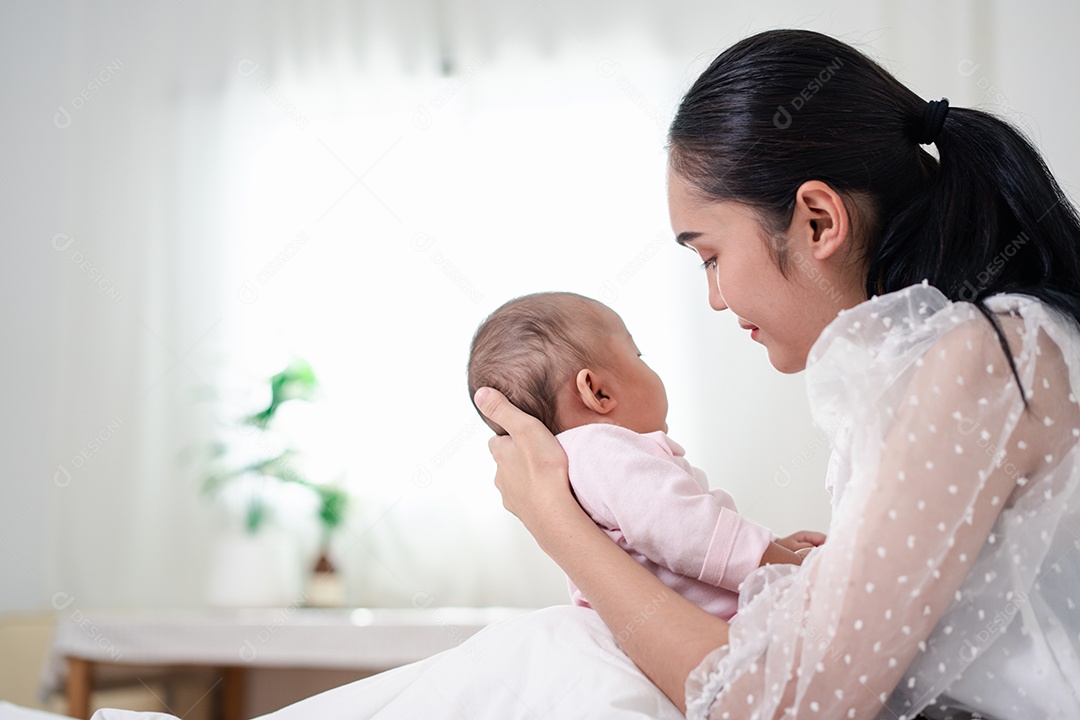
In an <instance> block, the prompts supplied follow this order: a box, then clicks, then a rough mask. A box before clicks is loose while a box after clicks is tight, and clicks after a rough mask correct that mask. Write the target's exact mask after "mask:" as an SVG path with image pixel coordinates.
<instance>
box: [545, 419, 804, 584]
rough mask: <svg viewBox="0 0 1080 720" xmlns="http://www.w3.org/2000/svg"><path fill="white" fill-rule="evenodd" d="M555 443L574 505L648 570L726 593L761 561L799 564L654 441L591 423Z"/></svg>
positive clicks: (563, 435)
mask: <svg viewBox="0 0 1080 720" xmlns="http://www.w3.org/2000/svg"><path fill="white" fill-rule="evenodd" d="M559 441H560V442H561V443H562V444H563V447H564V448H565V449H566V452H567V457H568V458H569V463H570V482H571V484H572V485H573V487H574V493H575V495H576V496H577V498H578V501H579V502H580V503H581V506H582V507H583V508H584V509H585V511H586V512H587V513H589V515H590V516H591V517H592V518H593V520H594V521H596V523H597V524H599V525H600V526H601V527H605V528H607V529H609V530H618V531H619V532H621V533H622V535H623V537H624V538H625V539H626V542H627V544H628V545H629V546H630V547H632V548H633V549H634V551H635V552H638V553H640V554H642V555H644V556H645V557H647V558H648V559H650V560H652V561H653V562H655V563H656V564H658V565H661V566H663V567H666V568H668V569H670V570H672V571H673V572H676V573H679V574H680V575H685V576H687V577H692V578H696V579H698V580H700V581H702V582H705V583H708V584H710V585H714V586H716V587H722V588H724V589H726V590H731V591H733V592H734V591H737V590H738V587H739V584H740V583H742V581H743V580H744V579H745V578H746V576H747V575H748V574H749V573H750V572H752V571H753V570H755V569H757V568H758V567H759V566H760V565H761V564H763V562H789V563H799V562H801V558H799V557H798V556H796V555H794V553H791V552H790V551H787V550H786V549H785V548H783V547H781V546H779V545H776V544H775V543H773V542H772V537H773V535H772V532H770V531H769V530H768V529H767V528H764V527H762V526H761V525H758V524H757V523H754V522H752V521H751V520H749V519H747V518H745V517H743V516H742V515H739V513H738V512H736V511H735V509H734V505H733V503H731V501H730V499H726V498H725V496H724V494H723V493H715V494H714V493H710V492H708V491H707V490H705V489H703V488H702V486H701V485H700V484H699V482H698V480H697V479H696V478H694V477H693V476H692V475H691V474H690V473H688V472H687V471H686V470H684V469H683V468H682V467H681V466H680V465H679V464H678V463H676V462H675V460H674V458H673V457H672V456H671V454H670V453H669V452H668V451H667V450H665V449H664V448H663V447H662V446H661V445H660V444H659V443H658V442H657V440H656V439H655V438H653V437H649V436H644V435H639V434H637V433H634V432H632V431H630V430H626V429H625V428H621V427H618V426H615V425H591V426H586V427H584V428H577V429H575V430H571V431H568V432H567V433H563V434H561V435H560V436H559Z"/></svg>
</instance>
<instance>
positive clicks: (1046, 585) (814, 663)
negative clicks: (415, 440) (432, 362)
mask: <svg viewBox="0 0 1080 720" xmlns="http://www.w3.org/2000/svg"><path fill="white" fill-rule="evenodd" d="M930 143H933V144H934V145H936V146H937V150H938V153H939V155H940V161H938V160H935V158H934V157H933V156H931V155H930V154H928V153H927V152H926V151H925V150H923V149H922V147H921V145H923V144H930ZM669 201H670V211H671V221H672V226H673V228H674V231H675V233H676V236H677V239H678V242H679V243H680V244H682V245H685V246H687V247H690V248H692V249H693V250H694V251H696V252H697V253H698V255H699V256H700V257H701V259H702V260H703V267H704V268H705V270H706V276H707V279H708V281H709V302H710V305H711V306H712V307H713V308H714V309H715V310H721V311H722V310H726V309H730V310H731V311H732V313H733V314H734V315H736V316H737V317H738V321H739V324H740V325H741V326H742V327H744V328H746V329H748V330H750V331H751V337H752V338H753V339H755V340H756V341H757V342H760V343H762V344H763V345H764V346H765V348H766V349H767V350H768V353H769V359H770V361H771V363H772V364H773V366H774V367H776V368H777V369H778V370H780V371H781V372H798V371H799V370H802V369H804V368H806V369H807V372H808V375H807V384H808V389H809V393H810V400H811V406H812V410H813V413H814V417H815V420H816V422H818V423H819V424H820V425H821V426H822V427H824V428H828V429H830V434H831V440H832V444H833V449H834V453H833V456H832V459H831V462H830V470H829V482H830V484H831V486H832V489H833V520H832V524H831V527H830V530H829V533H828V534H829V541H828V542H827V543H826V544H825V545H824V546H822V547H821V548H818V549H816V550H815V551H814V552H813V553H811V555H810V557H809V559H808V561H807V562H806V564H804V565H803V566H802V568H801V569H791V568H779V567H775V568H772V567H767V568H763V569H762V570H760V571H758V573H756V574H755V575H751V577H750V578H749V579H748V580H747V582H746V583H745V584H744V585H743V588H742V599H741V601H740V608H741V609H740V613H739V616H738V618H737V620H736V622H735V624H734V625H731V626H729V625H728V624H726V623H724V622H723V621H720V620H718V619H716V618H714V617H712V616H709V615H707V614H706V613H704V612H703V611H701V610H699V609H698V608H696V607H694V606H693V605H691V604H690V603H688V602H686V601H684V600H683V599H682V598H680V597H678V596H675V595H674V594H673V593H671V592H670V591H669V590H667V589H666V588H665V587H664V586H663V585H661V584H660V583H659V582H658V581H657V580H656V579H655V578H654V577H653V576H652V575H650V574H649V573H647V572H646V571H644V569H643V568H641V567H639V566H638V565H637V564H636V563H634V562H633V561H632V560H631V559H629V557H628V556H627V555H625V554H624V553H621V552H620V551H619V549H618V548H617V547H616V546H615V545H614V544H612V543H611V542H610V541H609V540H608V539H607V538H606V536H604V535H603V534H602V533H601V532H600V531H599V530H598V529H597V528H596V526H595V525H594V524H593V523H591V522H590V521H589V519H588V518H587V517H586V516H585V514H584V513H583V512H582V511H581V509H580V508H579V507H578V506H577V504H576V503H575V502H574V500H573V498H572V496H571V494H570V492H569V490H568V484H567V477H566V471H565V458H564V457H563V454H562V451H561V450H560V448H559V445H558V443H557V442H556V441H555V440H554V438H552V437H551V435H550V434H549V433H548V432H547V431H546V430H544V429H543V427H542V426H541V425H540V424H539V423H538V422H537V421H535V420H533V419H532V418H530V417H528V416H526V415H524V414H523V413H521V412H519V411H517V410H516V409H515V408H513V407H512V406H511V405H510V404H509V403H508V402H507V401H506V400H505V398H503V397H502V396H501V395H499V394H498V393H496V392H495V391H492V390H486V389H482V390H481V391H480V392H479V393H478V395H477V398H476V402H477V406H478V407H479V408H480V409H481V410H482V411H483V412H484V414H485V415H487V416H488V417H490V418H491V419H492V420H493V421H494V422H496V423H497V424H499V425H501V426H502V427H504V428H506V429H507V430H508V431H509V433H510V436H509V437H496V438H493V439H492V440H491V441H490V448H491V452H492V454H493V455H494V457H495V459H496V461H497V463H498V466H499V469H498V473H497V476H496V484H497V485H498V487H499V489H500V491H501V492H502V494H503V500H504V504H505V505H506V507H507V508H508V509H509V510H510V511H511V512H513V513H514V514H516V515H517V516H518V517H519V518H520V519H521V520H522V521H523V522H524V524H525V525H526V527H527V528H528V529H529V530H530V531H531V532H532V534H533V535H534V536H535V537H536V539H537V541H538V542H539V544H540V545H541V547H542V548H543V549H544V550H545V551H546V552H547V553H548V554H549V555H550V556H551V557H552V558H553V559H554V560H555V561H556V562H557V563H558V564H559V565H560V566H561V567H562V568H563V569H564V570H565V571H566V573H567V574H568V575H569V577H570V579H571V580H572V581H573V582H574V584H575V585H577V586H578V587H579V588H580V589H581V590H582V592H583V593H584V594H585V595H586V596H587V597H589V598H590V602H591V603H592V606H593V608H594V609H595V610H596V611H597V612H598V613H599V614H600V616H601V617H602V618H603V620H604V622H605V623H606V624H607V626H608V627H609V628H610V629H611V630H612V631H613V633H614V634H615V635H616V637H618V638H619V639H620V642H621V644H622V646H623V648H624V650H625V651H626V653H627V654H628V655H629V656H630V657H631V658H632V659H633V660H634V661H635V662H636V663H637V665H638V666H639V667H640V668H641V669H642V670H643V671H644V672H645V673H646V674H647V675H648V676H649V677H650V678H651V679H652V680H653V681H654V682H655V683H656V685H657V686H658V687H660V688H661V689H662V690H663V691H664V692H665V694H666V695H667V696H668V697H669V698H671V700H672V701H673V702H674V703H676V704H677V705H678V706H679V707H680V709H685V710H686V711H687V715H688V717H691V718H703V717H710V718H728V717H731V718H774V717H800V718H801V717H823V718H844V717H850V718H868V717H875V716H880V717H886V718H888V717H906V718H910V717H913V716H916V715H918V714H919V713H924V714H925V715H926V716H929V717H970V716H972V715H971V714H972V713H974V714H975V716H976V717H998V718H1028V717H1063V718H1064V717H1080V660H1078V657H1077V656H1078V648H1080V634H1078V633H1080V550H1078V547H1080V497H1078V493H1077V485H1078V483H1080V450H1078V447H1077V446H1078V443H1080V405H1078V404H1077V401H1076V394H1078V389H1080V333H1078V327H1080V222H1078V219H1077V214H1076V211H1075V209H1074V208H1073V206H1072V205H1071V204H1070V202H1069V201H1068V200H1067V199H1066V197H1065V196H1064V194H1063V193H1062V191H1061V190H1060V188H1059V187H1058V185H1057V183H1056V182H1055V180H1054V179H1053V177H1052V176H1051V174H1050V172H1049V171H1048V170H1047V168H1046V166H1045V164H1044V163H1043V161H1042V160H1041V158H1040V157H1039V155H1038V153H1037V151H1036V150H1035V149H1034V148H1033V147H1032V146H1031V145H1030V144H1029V143H1028V142H1027V141H1026V140H1024V139H1023V138H1022V137H1021V136H1020V135H1019V134H1017V133H1016V132H1015V131H1014V130H1013V129H1012V128H1011V127H1009V126H1008V125H1007V124H1005V123H1004V122H1002V121H1000V120H998V119H996V118H994V117H992V116H990V115H987V114H985V113H982V112H979V111H976V110H970V109H961V108H950V107H949V106H948V102H947V101H946V100H942V101H940V102H931V103H927V102H925V101H923V100H922V99H920V98H919V97H918V96H916V95H915V94H913V93H912V92H911V91H910V90H908V89H907V88H906V87H904V86H903V85H901V84H900V83H899V82H897V81H896V80H895V79H894V78H893V77H892V76H890V75H889V74H888V73H886V72H885V71H884V70H883V69H882V68H880V67H879V66H877V65H876V64H875V63H873V62H872V61H870V60H869V59H867V58H866V57H864V56H863V55H861V54H860V53H858V52H857V51H855V50H854V49H852V48H850V47H848V46H846V45H844V44H843V43H840V42H838V41H836V40H833V39H831V38H828V37H826V36H823V35H819V34H816V33H812V32H805V31H790V30H782V31H772V32H766V33H762V34H759V35H756V36H753V37H750V38H748V39H746V40H743V41H741V42H739V43H738V44H736V45H735V46H733V47H732V48H730V49H729V50H727V51H726V52H724V53H723V54H722V55H720V56H719V57H718V58H717V59H716V60H715V61H714V62H713V64H712V65H711V66H710V67H709V69H708V70H706V71H705V73H704V74H703V75H702V76H701V77H700V78H699V79H698V80H697V82H696V83H695V84H694V86H693V87H692V88H691V90H690V91H689V93H688V94H687V96H686V97H685V98H684V100H683V102H682V104H681V106H680V108H679V111H678V114H677V115H676V117H675V120H674V122H673V123H672V126H671V132H670V175H669ZM646 609H648V614H647V619H646V615H645V610H646Z"/></svg>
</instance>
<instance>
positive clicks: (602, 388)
mask: <svg viewBox="0 0 1080 720" xmlns="http://www.w3.org/2000/svg"><path fill="white" fill-rule="evenodd" d="M577 394H578V398H579V399H580V400H581V402H582V404H583V405H585V407H586V408H588V409H589V410H592V411H593V412H595V413H599V414H600V415H607V414H608V413H609V412H611V411H612V410H614V409H615V405H616V404H617V403H616V402H615V398H614V397H612V396H611V388H610V387H609V386H608V385H607V384H606V383H605V382H604V381H603V380H602V379H601V377H600V375H599V373H596V372H594V371H592V370H590V369H589V368H585V369H583V370H580V371H579V372H578V374H577Z"/></svg>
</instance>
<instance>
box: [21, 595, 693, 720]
mask: <svg viewBox="0 0 1080 720" xmlns="http://www.w3.org/2000/svg"><path fill="white" fill-rule="evenodd" d="M682 717H683V716H682V714H681V713H680V712H679V711H678V709H677V708H676V707H675V706H674V705H673V704H672V703H671V702H670V701H669V700H668V699H667V697H665V696H664V694H663V693H661V692H660V691H659V690H658V689H657V688H656V686H655V685H653V684H652V682H650V681H649V679H648V678H647V677H645V676H644V675H643V674H642V673H641V671H640V670H638V668H637V666H636V665H634V663H633V662H632V661H631V660H630V658H628V657H627V656H626V655H625V654H624V653H623V652H622V651H621V650H620V649H619V647H618V646H617V645H616V644H615V640H614V638H613V637H612V634H611V631H610V630H608V628H607V627H606V626H605V625H604V624H603V622H602V621H601V620H600V618H599V616H598V615H596V613H595V612H593V611H592V610H589V609H587V608H580V607H573V606H569V605H561V606H556V607H550V608H545V609H543V610H537V611H536V612H531V613H527V614H524V615H520V616H518V617H514V618H511V619H509V620H506V621H504V622H501V623H498V624H496V625H492V626H490V627H488V628H486V629H484V630H482V631H481V632H479V633H478V634H476V635H474V636H473V637H471V638H469V639H468V640H466V641H465V642H463V643H462V644H461V645H458V646H457V647H455V648H453V649H451V650H447V651H445V652H442V653H439V654H438V655H435V656H433V657H430V658H428V659H427V660H422V661H420V662H418V663H413V664H412V665H406V666H404V667H400V668H397V669H396V670H390V671H388V672H385V673H382V674H380V675H376V676H374V677H371V678H368V679H365V680H360V681H358V682H354V683H350V684H348V685H343V686H342V687H339V688H336V689H334V690H330V691H328V692H325V693H322V694H320V695H316V696H314V697H312V698H308V699H307V700H302V701H301V702H298V703H296V704H294V705H290V706H288V707H286V708H282V709H281V710H278V711H277V712H274V713H271V714H269V715H265V716H263V717H262V718H261V719H259V720H308V719H309V718H319V720H369V719H370V720H391V719H394V720H396V719H398V718H400V719H401V720H405V719H406V718H408V720H413V719H415V718H425V720H440V719H442V718H446V719H447V720H450V719H451V718H453V719H454V720H460V719H461V718H469V719H470V720H489V719H490V720H515V719H517V718H520V719H521V720H526V719H529V720H535V719H536V718H559V719H560V720H575V719H576V718H581V719H582V720H584V719H585V718H590V719H592V718H605V719H607V718H610V719H612V720H623V719H626V720H630V719H631V718H634V719H638V720H641V719H643V718H656V719H659V720H669V719H670V720H682ZM166 718H167V719H168V720H176V719H175V718H173V717H172V716H170V715H160V714H156V713H134V712H127V711H122V710H100V711H98V712H97V713H95V714H94V717H93V720H164V719H166ZM0 720H21V719H20V718H19V717H18V716H15V715H12V716H11V717H10V718H9V717H8V716H5V715H4V714H3V713H2V712H0ZM28 720H29V719H28Z"/></svg>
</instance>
